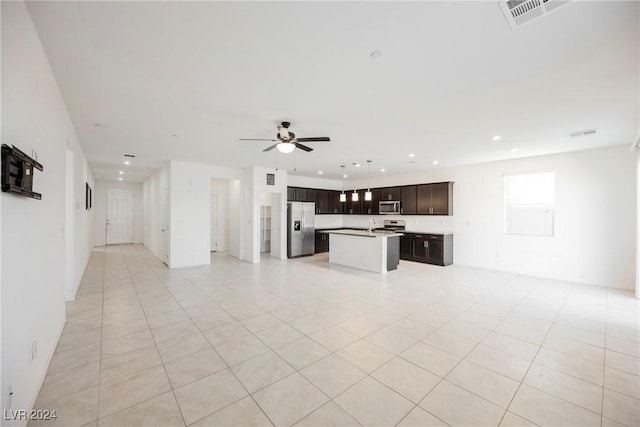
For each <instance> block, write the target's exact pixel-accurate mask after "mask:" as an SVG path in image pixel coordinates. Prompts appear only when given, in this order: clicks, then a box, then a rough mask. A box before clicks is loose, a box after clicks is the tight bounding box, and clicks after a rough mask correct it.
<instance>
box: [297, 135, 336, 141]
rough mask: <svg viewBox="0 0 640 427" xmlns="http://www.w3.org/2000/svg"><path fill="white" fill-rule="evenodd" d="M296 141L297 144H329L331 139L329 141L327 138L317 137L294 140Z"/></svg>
mask: <svg viewBox="0 0 640 427" xmlns="http://www.w3.org/2000/svg"><path fill="white" fill-rule="evenodd" d="M296 141H298V142H329V141H331V139H329V137H328V136H317V137H313V138H296Z"/></svg>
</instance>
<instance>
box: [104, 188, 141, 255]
mask: <svg viewBox="0 0 640 427" xmlns="http://www.w3.org/2000/svg"><path fill="white" fill-rule="evenodd" d="M111 190H120V191H122V190H124V191H129V192H130V193H131V241H130V242H124V243H109V227H108V225H109V224H108V222H107V221H109V191H111ZM134 205H135V190H133V189H131V188H121V187H107V188H106V194H105V215H104V219H105V226H104V244H105V246H106V245H123V244H127V243H129V244H131V243H133V236H134V234H135V231H134V227H135V221H134V217H135V215H134V209H135V206H134Z"/></svg>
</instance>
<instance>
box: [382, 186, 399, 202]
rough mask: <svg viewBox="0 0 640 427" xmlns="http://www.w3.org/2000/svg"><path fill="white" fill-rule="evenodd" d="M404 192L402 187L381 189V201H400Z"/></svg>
mask: <svg viewBox="0 0 640 427" xmlns="http://www.w3.org/2000/svg"><path fill="white" fill-rule="evenodd" d="M401 193H402V190H401V189H400V187H385V188H381V189H380V200H400V198H401V197H402V195H401Z"/></svg>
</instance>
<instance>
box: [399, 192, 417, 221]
mask: <svg viewBox="0 0 640 427" xmlns="http://www.w3.org/2000/svg"><path fill="white" fill-rule="evenodd" d="M400 213H401V214H403V215H415V214H417V213H418V199H417V186H416V185H408V186H406V187H402V188H401V189H400Z"/></svg>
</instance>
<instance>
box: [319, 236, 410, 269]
mask: <svg viewBox="0 0 640 427" xmlns="http://www.w3.org/2000/svg"><path fill="white" fill-rule="evenodd" d="M324 232H325V233H328V234H329V246H330V248H331V250H330V251H329V262H330V263H332V264H339V265H344V266H347V267H353V268H358V269H360V270H366V271H372V272H374V273H386V272H388V271H392V270H395V269H397V268H398V262H399V259H400V236H402V234H400V233H394V232H388V231H387V232H379V231H378V232H377V231H367V230H327V231H324Z"/></svg>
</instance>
